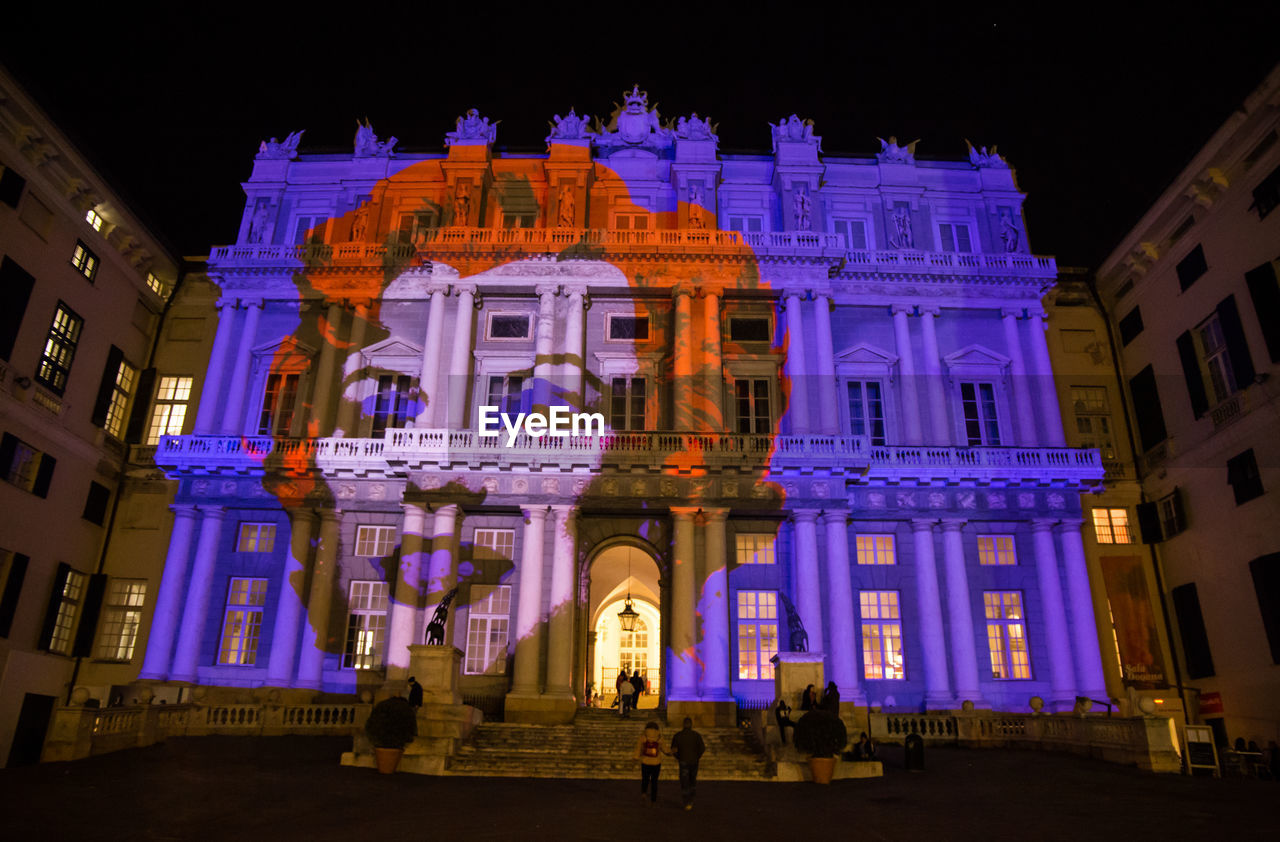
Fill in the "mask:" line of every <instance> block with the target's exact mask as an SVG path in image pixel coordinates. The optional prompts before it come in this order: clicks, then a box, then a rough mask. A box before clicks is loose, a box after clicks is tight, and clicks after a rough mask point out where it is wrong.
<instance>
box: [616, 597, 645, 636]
mask: <svg viewBox="0 0 1280 842" xmlns="http://www.w3.org/2000/svg"><path fill="white" fill-rule="evenodd" d="M638 619H640V615H639V613H637V612H636V610H635V609H634V608H632V607H631V594H627V604H626V607H624V608H623V609H622V610H621V611H619V612H618V625H620V626H622V630H623V631H624V632H633V631H635V630H636V620H638Z"/></svg>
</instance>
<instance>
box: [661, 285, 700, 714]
mask: <svg viewBox="0 0 1280 842" xmlns="http://www.w3.org/2000/svg"><path fill="white" fill-rule="evenodd" d="M686 300H687V299H686ZM696 511H697V510H696V509H692V508H674V507H673V508H672V509H671V520H672V522H673V526H674V530H673V531H674V533H675V535H674V544H675V547H674V550H675V553H674V557H673V558H672V566H671V657H670V659H669V663H668V664H667V676H668V677H669V679H668V687H669V688H670V690H669V692H668V693H667V699H668V700H669V701H670V700H680V701H692V700H695V699H696V698H697V671H696V664H695V661H694V659H695V658H696V657H697V652H696V650H695V643H696V641H695V639H694V634H695V628H694V610H695V604H696V603H695V600H696V594H695V593H694V589H695V587H696V585H695V582H696V579H695V576H694V571H693V565H694V541H693V518H694V514H695V512H696Z"/></svg>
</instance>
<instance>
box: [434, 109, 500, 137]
mask: <svg viewBox="0 0 1280 842" xmlns="http://www.w3.org/2000/svg"><path fill="white" fill-rule="evenodd" d="M501 122H502V121H501V120H495V121H494V122H492V123H490V122H489V118H488V117H481V116H480V112H479V111H478V110H476V109H474V108H469V109H467V114H466V116H465V117H459V118H458V127H457V128H456V129H454V130H453V131H451V132H446V133H445V136H444V145H445V146H487V145H489V144H491V143H493V142H494V141H495V140H497V139H498V123H501Z"/></svg>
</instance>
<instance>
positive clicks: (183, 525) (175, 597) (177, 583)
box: [138, 503, 196, 681]
mask: <svg viewBox="0 0 1280 842" xmlns="http://www.w3.org/2000/svg"><path fill="white" fill-rule="evenodd" d="M172 508H173V533H172V535H170V536H169V552H168V554H167V555H166V556H165V558H164V572H163V575H162V576H161V579H160V593H159V595H158V596H157V597H156V610H155V614H154V616H153V617H152V619H151V631H150V632H148V634H147V656H146V658H145V659H144V660H143V662H142V671H141V672H140V673H139V674H138V678H142V679H152V680H155V681H163V680H164V679H165V678H167V677H168V675H169V655H170V654H171V653H172V652H173V644H174V636H175V634H176V633H177V631H178V622H179V620H180V619H181V617H182V608H183V605H182V603H183V599H182V597H183V590H184V586H185V585H186V581H187V557H188V556H189V555H190V554H191V535H192V533H193V532H194V531H195V519H196V507H195V506H192V505H190V504H187V503H175V504H174V505H173V506H172Z"/></svg>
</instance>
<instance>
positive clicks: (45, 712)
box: [7, 693, 56, 766]
mask: <svg viewBox="0 0 1280 842" xmlns="http://www.w3.org/2000/svg"><path fill="white" fill-rule="evenodd" d="M55 701H56V699H55V698H54V697H53V696H42V695H40V694H39V693H27V694H26V695H25V696H23V697H22V710H21V711H20V712H19V713H18V727H17V728H15V729H14V731H13V743H12V745H10V746H9V762H8V764H7V765H9V766H34V765H35V764H37V763H39V762H40V750H41V749H43V748H44V735H45V733H47V732H48V730H49V719H50V718H51V717H52V716H53V703H54V702H55Z"/></svg>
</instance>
